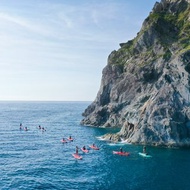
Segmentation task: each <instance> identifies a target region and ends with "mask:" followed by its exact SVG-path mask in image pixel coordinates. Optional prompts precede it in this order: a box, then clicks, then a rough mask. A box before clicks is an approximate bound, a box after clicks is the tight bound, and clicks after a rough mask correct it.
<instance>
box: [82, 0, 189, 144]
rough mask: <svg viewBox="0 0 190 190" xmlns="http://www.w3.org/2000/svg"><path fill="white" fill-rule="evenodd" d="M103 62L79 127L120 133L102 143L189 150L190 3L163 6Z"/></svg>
mask: <svg viewBox="0 0 190 190" xmlns="http://www.w3.org/2000/svg"><path fill="white" fill-rule="evenodd" d="M120 46H121V48H120V49H119V50H117V51H113V52H112V53H111V54H110V55H109V57H108V63H107V66H106V67H105V68H104V69H103V73H102V81H101V86H100V89H99V92H98V94H97V97H96V99H95V101H94V102H93V103H92V104H91V105H89V106H88V108H87V109H86V110H85V111H84V113H83V116H84V119H83V120H82V121H81V124H83V125H90V126H98V127H99V126H102V127H121V130H120V132H118V133H117V134H107V135H105V136H104V138H105V139H109V140H113V141H120V140H125V141H126V142H128V143H136V144H149V145H163V146H190V82H189V78H190V0H162V1H161V2H160V3H156V4H155V6H154V8H153V10H152V12H151V13H150V15H149V16H148V17H147V18H146V19H145V21H144V23H143V25H142V28H141V30H140V32H139V33H138V34H137V36H136V38H134V39H133V40H131V41H128V42H127V43H122V44H120Z"/></svg>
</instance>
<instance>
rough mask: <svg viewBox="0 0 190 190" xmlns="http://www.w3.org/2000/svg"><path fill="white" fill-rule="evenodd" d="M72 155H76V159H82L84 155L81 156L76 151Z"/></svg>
mask: <svg viewBox="0 0 190 190" xmlns="http://www.w3.org/2000/svg"><path fill="white" fill-rule="evenodd" d="M72 155H73V157H74V158H75V159H78V160H82V156H80V155H79V154H76V153H74V154H72Z"/></svg>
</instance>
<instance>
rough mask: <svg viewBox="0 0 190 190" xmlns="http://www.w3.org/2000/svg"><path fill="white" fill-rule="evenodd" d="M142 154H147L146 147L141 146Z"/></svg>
mask: <svg viewBox="0 0 190 190" xmlns="http://www.w3.org/2000/svg"><path fill="white" fill-rule="evenodd" d="M143 153H144V154H148V153H147V152H146V146H143Z"/></svg>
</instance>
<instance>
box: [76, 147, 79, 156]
mask: <svg viewBox="0 0 190 190" xmlns="http://www.w3.org/2000/svg"><path fill="white" fill-rule="evenodd" d="M78 153H79V148H78V146H76V154H78Z"/></svg>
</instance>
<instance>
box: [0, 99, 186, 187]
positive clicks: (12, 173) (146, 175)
mask: <svg viewBox="0 0 190 190" xmlns="http://www.w3.org/2000/svg"><path fill="white" fill-rule="evenodd" d="M89 104H90V102H0V189H1V190H12V189H15V190H18V189H21V190H33V189H34V190H35V189H45V190H46V189H52V190H54V189H55V190H67V189H69V190H74V189H85V190H86V189H87V190H98V189H99V190H146V189H147V190H149V189H150V190H189V189H190V150H189V149H165V148H155V147H147V148H148V152H149V154H151V155H152V157H151V158H143V157H141V156H140V155H139V154H138V152H141V151H142V147H141V146H135V145H123V144H119V145H118V144H110V143H108V142H105V141H100V140H99V139H98V138H97V137H99V136H100V135H103V134H105V133H107V132H113V130H114V129H101V128H92V127H85V126H81V125H80V121H81V119H82V116H81V113H82V112H83V111H84V109H85V108H86V107H87V106H88V105H89ZM20 123H22V124H23V127H28V129H29V130H28V131H24V130H20V129H19V125H20ZM39 125H41V126H42V127H45V129H46V131H44V132H42V131H41V130H39V129H38V126H39ZM70 135H71V136H72V137H73V138H74V141H73V142H69V143H66V144H63V143H61V141H60V140H61V139H62V138H63V137H65V138H67V137H69V136H70ZM92 143H95V144H96V145H97V146H99V147H100V150H90V151H89V153H86V154H85V153H82V152H81V151H79V154H81V155H82V157H83V159H82V160H76V159H74V157H73V156H72V154H73V153H74V152H75V147H76V146H79V147H82V146H84V145H86V146H87V147H88V145H90V144H92ZM120 146H122V148H123V150H124V151H128V152H130V153H131V154H130V156H128V157H126V156H119V155H114V154H112V152H113V151H114V150H119V148H120Z"/></svg>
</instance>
